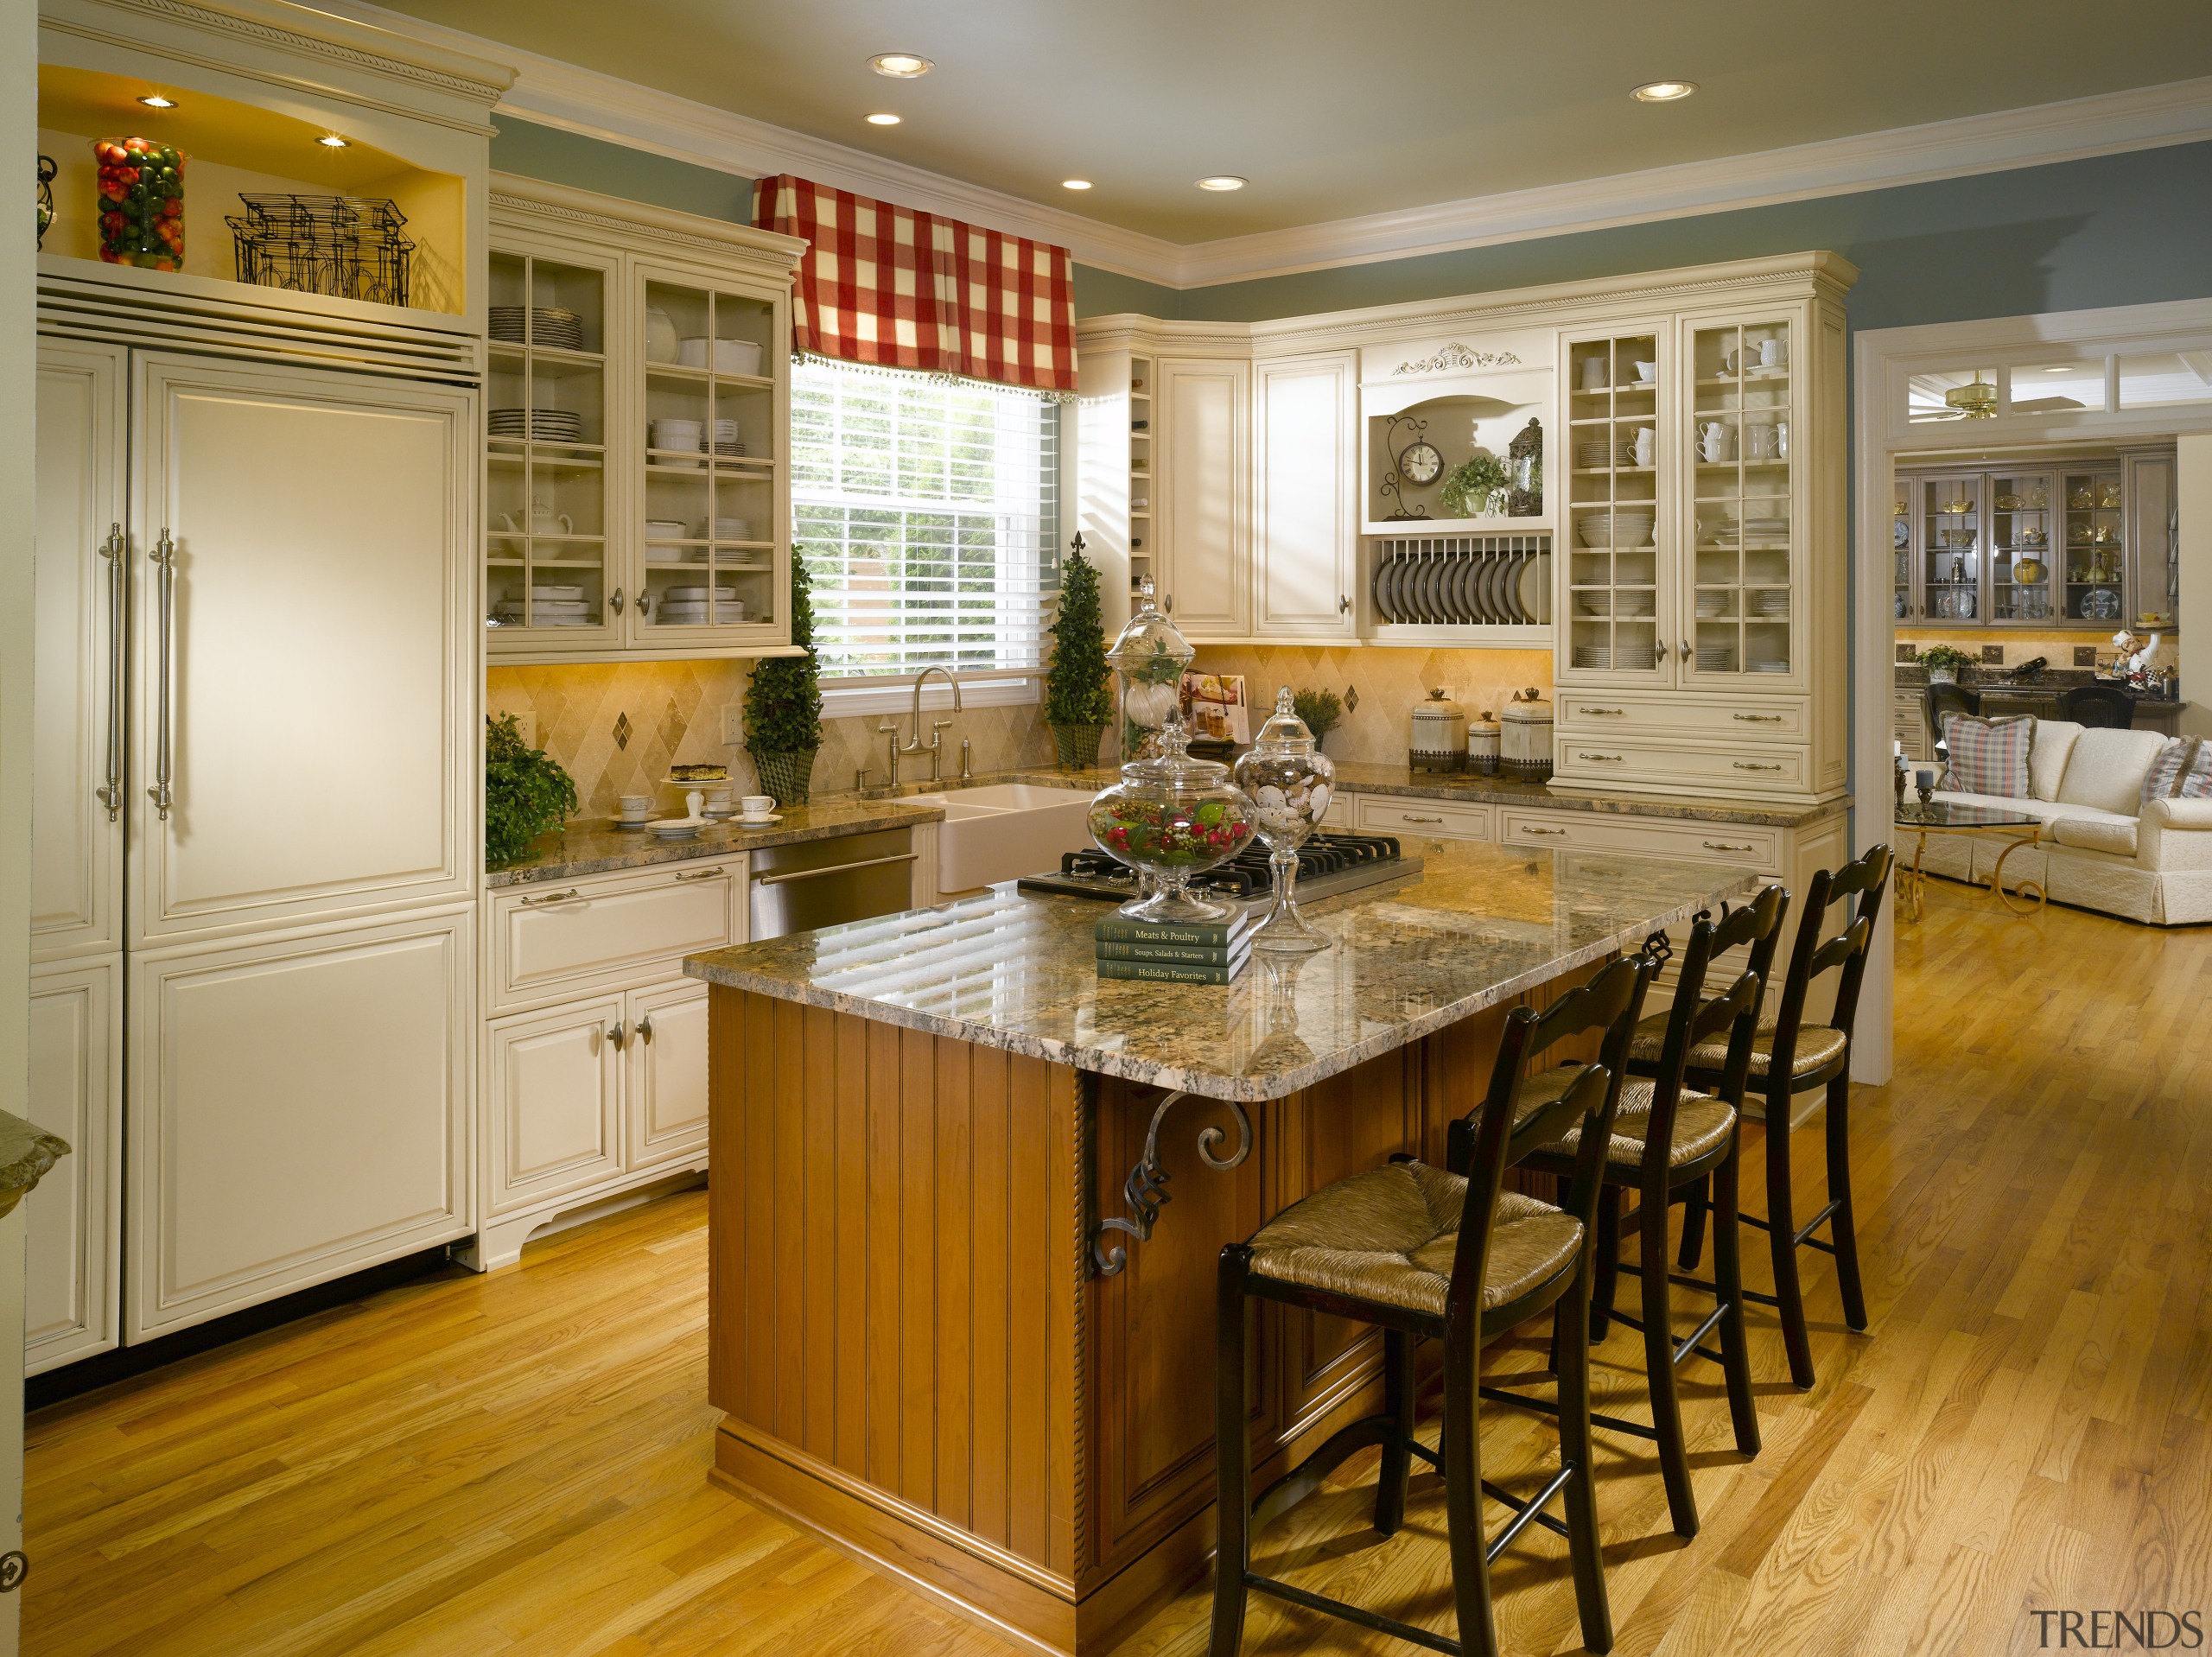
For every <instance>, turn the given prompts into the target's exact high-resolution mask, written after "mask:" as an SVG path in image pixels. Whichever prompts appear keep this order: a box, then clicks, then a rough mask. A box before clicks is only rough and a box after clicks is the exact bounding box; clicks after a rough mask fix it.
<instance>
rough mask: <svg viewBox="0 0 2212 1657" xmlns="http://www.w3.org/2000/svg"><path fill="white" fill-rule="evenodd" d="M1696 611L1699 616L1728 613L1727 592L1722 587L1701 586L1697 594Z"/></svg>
mask: <svg viewBox="0 0 2212 1657" xmlns="http://www.w3.org/2000/svg"><path fill="white" fill-rule="evenodd" d="M1697 613H1698V614H1700V615H1701V616H1725V615H1726V614H1727V613H1728V594H1727V590H1726V588H1723V587H1702V588H1700V589H1699V592H1698V595H1697Z"/></svg>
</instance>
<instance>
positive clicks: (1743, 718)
mask: <svg viewBox="0 0 2212 1657" xmlns="http://www.w3.org/2000/svg"><path fill="white" fill-rule="evenodd" d="M1730 717H1731V718H1733V719H1735V720H1737V721H1740V722H1741V723H1743V724H1745V725H1779V724H1781V723H1782V715H1781V714H1732V715H1730Z"/></svg>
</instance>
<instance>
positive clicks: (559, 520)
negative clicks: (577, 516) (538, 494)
mask: <svg viewBox="0 0 2212 1657" xmlns="http://www.w3.org/2000/svg"><path fill="white" fill-rule="evenodd" d="M524 516H525V517H527V518H528V519H529V523H530V533H531V534H532V535H574V534H575V532H576V526H575V520H574V519H572V518H571V517H569V515H568V514H567V513H566V512H556V511H554V510H553V508H552V507H551V506H550V505H548V504H547V503H546V502H544V501H542V500H533V501H532V502H531V503H530V511H528V512H527V513H526V514H524ZM498 522H499V528H500V529H502V530H505V531H506V532H507V533H508V534H509V535H518V534H520V533H521V526H520V525H518V524H516V522H515V514H514V513H512V512H502V513H500V514H499V520H498Z"/></svg>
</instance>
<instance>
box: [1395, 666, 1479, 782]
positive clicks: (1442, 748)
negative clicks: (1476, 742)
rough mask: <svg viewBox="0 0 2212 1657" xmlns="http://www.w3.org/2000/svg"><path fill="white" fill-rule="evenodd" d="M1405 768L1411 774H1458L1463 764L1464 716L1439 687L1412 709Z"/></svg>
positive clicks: (1464, 745) (1464, 742)
mask: <svg viewBox="0 0 2212 1657" xmlns="http://www.w3.org/2000/svg"><path fill="white" fill-rule="evenodd" d="M1406 747H1407V753H1406V764H1407V765H1408V767H1409V768H1410V769H1412V770H1414V771H1460V770H1464V769H1465V766H1466V764H1467V716H1466V715H1465V714H1463V713H1461V712H1460V711H1459V703H1458V702H1453V701H1452V698H1451V696H1450V695H1449V694H1448V693H1446V690H1445V689H1444V688H1443V687H1442V686H1441V685H1439V686H1438V687H1437V688H1436V689H1433V690H1432V691H1430V692H1429V693H1428V700H1427V702H1421V703H1419V704H1417V705H1416V706H1415V707H1414V714H1413V721H1412V733H1411V736H1410V738H1409V739H1408V742H1407V745H1406Z"/></svg>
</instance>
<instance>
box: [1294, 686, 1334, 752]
mask: <svg viewBox="0 0 2212 1657" xmlns="http://www.w3.org/2000/svg"><path fill="white" fill-rule="evenodd" d="M1290 708H1291V711H1292V712H1293V713H1294V714H1297V715H1298V717H1299V718H1300V719H1301V720H1304V721H1306V729H1307V730H1309V731H1311V732H1313V742H1314V746H1317V747H1318V746H1319V745H1320V743H1321V741H1322V740H1323V739H1324V738H1325V737H1326V736H1327V735H1328V734H1329V733H1330V732H1331V731H1332V730H1334V729H1335V728H1336V727H1337V722H1338V721H1339V720H1341V719H1343V718H1344V703H1342V702H1338V700H1337V693H1336V692H1335V691H1333V690H1301V691H1299V692H1298V693H1297V694H1296V695H1293V696H1292V697H1291V699H1290Z"/></svg>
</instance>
